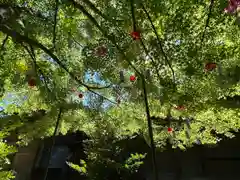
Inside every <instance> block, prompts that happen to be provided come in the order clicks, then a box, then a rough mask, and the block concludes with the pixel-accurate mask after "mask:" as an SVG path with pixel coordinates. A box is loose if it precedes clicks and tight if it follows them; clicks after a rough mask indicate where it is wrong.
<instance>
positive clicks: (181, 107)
mask: <svg viewBox="0 0 240 180" xmlns="http://www.w3.org/2000/svg"><path fill="white" fill-rule="evenodd" d="M175 109H176V110H179V111H183V110H185V109H186V108H185V106H183V105H179V106H177V107H175Z"/></svg>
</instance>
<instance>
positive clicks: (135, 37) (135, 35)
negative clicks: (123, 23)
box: [130, 31, 140, 40]
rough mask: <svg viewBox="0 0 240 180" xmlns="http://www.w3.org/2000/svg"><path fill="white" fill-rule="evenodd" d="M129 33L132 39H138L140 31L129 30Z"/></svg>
mask: <svg viewBox="0 0 240 180" xmlns="http://www.w3.org/2000/svg"><path fill="white" fill-rule="evenodd" d="M130 35H131V36H132V38H133V40H138V39H140V32H138V31H133V32H131V34H130Z"/></svg>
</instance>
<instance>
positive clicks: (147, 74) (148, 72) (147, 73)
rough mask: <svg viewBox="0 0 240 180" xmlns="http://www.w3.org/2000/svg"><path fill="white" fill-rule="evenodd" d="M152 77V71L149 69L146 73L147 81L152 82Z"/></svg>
mask: <svg viewBox="0 0 240 180" xmlns="http://www.w3.org/2000/svg"><path fill="white" fill-rule="evenodd" d="M150 76H151V73H150V69H147V70H146V71H145V77H146V79H147V80H150Z"/></svg>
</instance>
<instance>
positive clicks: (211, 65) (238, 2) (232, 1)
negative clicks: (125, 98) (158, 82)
mask: <svg viewBox="0 0 240 180" xmlns="http://www.w3.org/2000/svg"><path fill="white" fill-rule="evenodd" d="M239 6H240V0H229V4H228V7H227V8H225V9H224V11H225V12H226V13H231V14H234V13H236V12H238V11H239ZM130 36H131V37H132V39H133V40H134V41H137V40H140V39H141V34H140V32H139V31H137V30H136V28H134V30H133V31H132V32H131V33H130ZM107 53H108V49H107V48H106V47H105V46H99V47H97V48H96V49H95V55H96V56H98V57H104V56H106V55H107ZM216 68H217V63H215V62H207V63H206V64H205V67H204V69H205V71H206V72H210V71H213V70H215V69H216ZM20 69H21V71H22V72H26V71H27V76H26V77H27V81H28V86H29V87H35V86H36V78H35V76H34V75H33V73H32V71H28V70H27V68H26V67H25V66H24V65H21V66H20ZM149 72H150V71H149V70H147V71H146V74H147V76H150V75H149V74H150V73H149ZM119 74H120V83H123V82H124V72H123V71H120V72H119ZM136 79H137V78H136V76H135V75H134V74H131V75H130V76H129V81H130V82H135V81H136ZM73 91H74V92H75V93H76V94H77V96H78V97H79V98H80V99H83V97H84V94H83V92H84V90H80V91H79V90H77V89H76V88H74V89H73ZM116 101H117V103H118V104H119V103H120V102H121V100H120V95H119V96H117V99H116ZM175 109H176V110H178V111H184V110H186V107H185V106H184V105H178V106H176V107H175ZM187 126H188V127H189V129H190V123H187ZM167 131H168V132H169V133H172V132H173V131H174V129H173V128H172V127H168V128H167Z"/></svg>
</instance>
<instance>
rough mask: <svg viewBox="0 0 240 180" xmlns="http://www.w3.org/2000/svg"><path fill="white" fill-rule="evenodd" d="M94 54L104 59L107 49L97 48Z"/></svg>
mask: <svg viewBox="0 0 240 180" xmlns="http://www.w3.org/2000/svg"><path fill="white" fill-rule="evenodd" d="M95 53H96V55H97V56H98V57H104V56H106V54H107V48H106V47H104V46H100V47H97V48H96V52H95Z"/></svg>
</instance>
